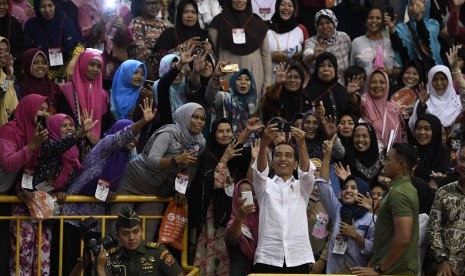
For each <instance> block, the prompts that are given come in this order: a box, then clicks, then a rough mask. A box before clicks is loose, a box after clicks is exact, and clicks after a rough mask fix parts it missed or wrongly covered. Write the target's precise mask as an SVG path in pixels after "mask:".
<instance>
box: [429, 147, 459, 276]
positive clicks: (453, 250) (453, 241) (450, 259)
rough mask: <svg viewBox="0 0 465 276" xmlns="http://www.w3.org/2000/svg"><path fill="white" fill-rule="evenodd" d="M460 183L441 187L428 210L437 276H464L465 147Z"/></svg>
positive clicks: (431, 245) (430, 238)
mask: <svg viewBox="0 0 465 276" xmlns="http://www.w3.org/2000/svg"><path fill="white" fill-rule="evenodd" d="M458 160H459V163H458V167H457V169H458V171H459V173H460V180H459V181H455V182H452V183H449V184H447V185H445V186H443V187H441V188H440V189H439V190H438V191H437V192H436V197H435V199H434V203H433V206H432V208H431V214H430V220H429V225H428V231H427V237H428V241H429V244H430V249H431V253H432V255H433V257H434V258H435V261H436V263H437V264H438V268H437V275H445V274H450V275H464V274H465V263H464V262H463V254H462V252H464V250H465V246H464V244H463V240H462V238H461V237H462V236H463V231H464V227H463V221H464V219H463V212H462V210H464V208H465V193H464V191H465V187H464V184H463V183H465V175H464V170H463V166H464V160H465V147H463V146H462V148H461V149H460V153H459V158H458Z"/></svg>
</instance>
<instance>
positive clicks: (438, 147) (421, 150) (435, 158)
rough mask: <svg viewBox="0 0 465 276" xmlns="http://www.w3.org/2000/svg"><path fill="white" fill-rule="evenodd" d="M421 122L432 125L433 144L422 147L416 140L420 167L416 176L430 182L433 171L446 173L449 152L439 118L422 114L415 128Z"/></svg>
mask: <svg viewBox="0 0 465 276" xmlns="http://www.w3.org/2000/svg"><path fill="white" fill-rule="evenodd" d="M419 121H427V122H428V123H429V124H430V125H431V131H432V136H431V142H430V143H429V144H428V145H425V146H421V145H420V144H418V142H417V139H416V138H415V141H414V143H415V145H416V146H417V148H418V151H417V152H418V157H419V161H418V166H417V168H416V169H415V176H417V177H419V178H421V179H423V180H425V181H429V180H430V179H431V177H430V174H431V171H434V172H441V173H446V171H447V168H448V166H449V161H450V157H449V152H448V151H447V149H446V148H445V147H444V146H443V145H442V125H441V121H440V120H439V119H438V117H436V116H434V115H432V114H427V113H426V114H422V115H420V116H418V119H417V121H416V122H415V127H414V129H415V128H416V127H417V124H418V122H419Z"/></svg>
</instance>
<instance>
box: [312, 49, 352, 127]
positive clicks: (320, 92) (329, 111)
mask: <svg viewBox="0 0 465 276" xmlns="http://www.w3.org/2000/svg"><path fill="white" fill-rule="evenodd" d="M338 66H339V65H338V62H337V60H336V56H335V55H333V54H332V53H329V52H324V53H322V54H320V55H319V56H318V57H317V58H316V60H315V71H314V72H313V74H312V76H311V77H310V81H309V83H308V85H307V87H305V91H304V93H303V95H304V100H305V101H304V103H305V105H304V110H309V109H314V108H316V107H319V106H320V105H321V102H323V107H324V109H325V115H326V116H329V115H331V116H332V117H333V118H335V119H336V120H338V119H339V118H340V116H341V114H344V113H346V112H348V111H353V110H354V109H355V106H356V105H357V104H358V102H359V99H358V97H357V96H355V95H354V94H349V93H348V92H347V91H346V88H344V86H342V85H341V84H340V83H339V82H338V79H337V72H338V68H339V67H338Z"/></svg>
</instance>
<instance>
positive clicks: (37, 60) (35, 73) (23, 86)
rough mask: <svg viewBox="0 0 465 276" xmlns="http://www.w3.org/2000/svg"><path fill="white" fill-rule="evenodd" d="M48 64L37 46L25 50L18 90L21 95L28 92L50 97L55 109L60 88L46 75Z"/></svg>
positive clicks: (23, 95) (44, 55)
mask: <svg viewBox="0 0 465 276" xmlns="http://www.w3.org/2000/svg"><path fill="white" fill-rule="evenodd" d="M48 64H49V63H48V59H47V55H46V54H45V53H44V52H43V51H41V50H39V49H37V48H31V49H28V50H26V51H25V52H24V56H23V77H22V78H21V81H20V82H19V92H20V94H21V97H25V96H26V95H29V94H39V95H42V96H45V97H47V98H49V99H50V103H51V105H52V106H51V108H53V109H55V106H56V99H57V97H58V95H59V94H60V93H61V89H60V86H58V84H57V83H56V82H54V81H52V80H50V78H49V77H48V71H49V65H48ZM52 111H53V112H55V111H56V110H52Z"/></svg>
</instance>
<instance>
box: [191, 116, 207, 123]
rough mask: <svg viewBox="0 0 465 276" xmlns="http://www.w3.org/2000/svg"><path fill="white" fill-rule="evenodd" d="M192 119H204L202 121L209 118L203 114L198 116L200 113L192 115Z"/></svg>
mask: <svg viewBox="0 0 465 276" xmlns="http://www.w3.org/2000/svg"><path fill="white" fill-rule="evenodd" d="M192 119H194V120H200V121H202V122H205V121H207V118H205V117H202V116H198V115H192Z"/></svg>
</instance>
